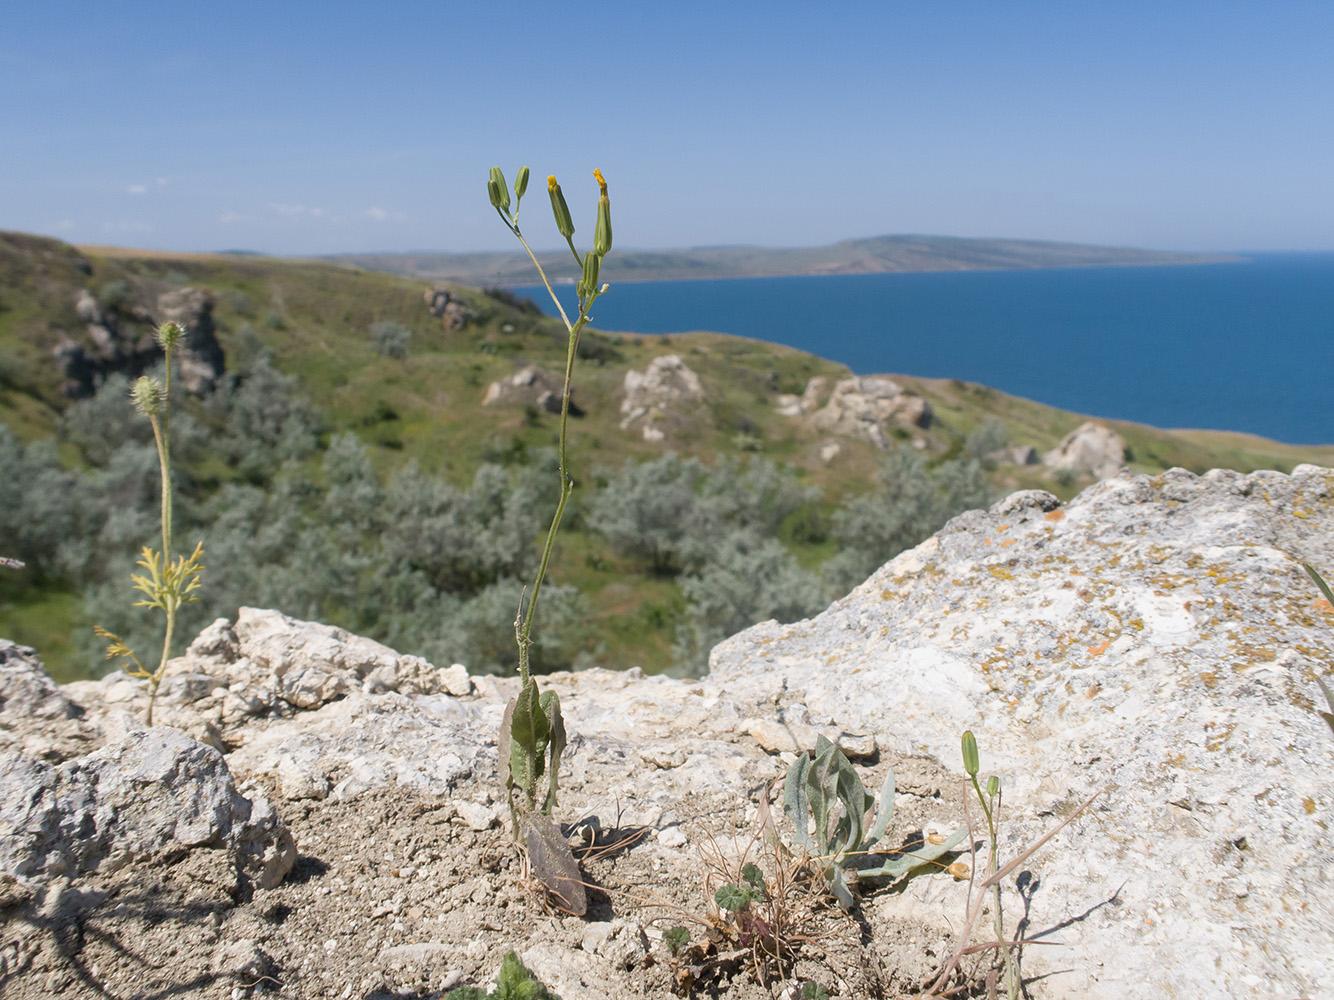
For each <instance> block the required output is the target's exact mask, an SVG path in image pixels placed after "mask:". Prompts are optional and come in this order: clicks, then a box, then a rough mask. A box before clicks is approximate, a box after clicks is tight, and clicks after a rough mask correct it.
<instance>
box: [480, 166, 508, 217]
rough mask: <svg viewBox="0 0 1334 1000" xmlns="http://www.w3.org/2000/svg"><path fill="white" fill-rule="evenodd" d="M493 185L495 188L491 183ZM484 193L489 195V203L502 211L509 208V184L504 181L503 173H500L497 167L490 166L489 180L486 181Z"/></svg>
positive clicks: (506, 210)
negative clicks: (492, 187)
mask: <svg viewBox="0 0 1334 1000" xmlns="http://www.w3.org/2000/svg"><path fill="white" fill-rule="evenodd" d="M493 184H494V185H495V190H494V191H493V190H492V189H491V185H493ZM486 193H487V194H488V195H490V197H491V204H492V205H494V206H495V207H496V208H498V209H500V210H501V211H502V212H508V211H509V210H510V186H509V184H508V183H507V182H506V181H505V175H504V174H503V173H501V171H500V168H499V167H492V168H491V180H490V181H488V182H487V185H486Z"/></svg>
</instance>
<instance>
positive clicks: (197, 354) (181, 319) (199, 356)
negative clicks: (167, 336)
mask: <svg viewBox="0 0 1334 1000" xmlns="http://www.w3.org/2000/svg"><path fill="white" fill-rule="evenodd" d="M157 312H158V319H157V321H158V323H167V322H171V323H176V324H178V325H179V326H180V327H181V329H182V330H184V331H185V335H184V336H183V337H181V340H180V344H179V345H178V346H177V348H176V352H175V356H176V359H177V360H178V361H179V362H180V371H181V381H182V383H183V384H184V385H185V388H186V390H187V391H189V392H192V393H194V394H195V395H196V396H199V395H203V394H204V393H208V392H212V391H213V387H214V386H215V385H217V382H218V379H219V378H221V377H222V373H223V371H224V370H225V365H224V361H223V355H222V346H221V345H220V344H219V343H218V338H217V334H216V333H215V332H214V328H213V296H212V295H211V294H210V293H209V292H207V291H205V290H204V289H202V288H176V289H172V290H171V291H169V292H164V293H162V294H161V295H159V296H158V300H157Z"/></svg>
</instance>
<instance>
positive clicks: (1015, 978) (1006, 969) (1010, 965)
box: [960, 729, 1019, 1000]
mask: <svg viewBox="0 0 1334 1000" xmlns="http://www.w3.org/2000/svg"><path fill="white" fill-rule="evenodd" d="M960 742H961V744H962V748H963V769H964V773H966V774H967V775H968V780H969V781H971V782H972V784H973V791H974V792H975V793H976V794H977V801H978V802H980V803H981V804H982V814H983V815H984V816H986V819H987V835H988V840H987V844H988V854H989V857H988V859H987V874H988V875H990V874H993V873H994V872H996V871H997V869H998V867H999V866H998V863H997V851H998V847H997V841H996V825H997V823H998V821H999V820H1000V802H1001V781H1000V777H999V776H998V775H995V774H993V775H992V776H991V777H990V778H988V779H987V791H986V794H985V795H984V794H983V793H982V786H981V785H980V784H978V781H977V772H978V771H979V770H981V762H980V760H979V757H978V751H977V737H975V736H974V735H973V732H972V730H971V729H970V730H965V731H964V734H963V737H962V738H961V740H960ZM991 891H992V909H993V910H994V912H995V920H996V941H997V942H998V943H999V945H1000V953H1001V956H1002V961H1003V975H1004V978H1005V993H1006V996H1008V997H1010V998H1011V1000H1013V998H1014V997H1017V996H1018V995H1019V969H1018V966H1017V965H1016V963H1015V961H1014V956H1013V955H1012V954H1011V951H1010V946H1009V944H1008V943H1007V942H1006V940H1005V918H1004V914H1003V913H1002V912H1001V887H1000V881H999V880H997V881H996V882H994V883H993V884H992V886H991Z"/></svg>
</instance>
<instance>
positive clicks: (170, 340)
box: [157, 323, 185, 351]
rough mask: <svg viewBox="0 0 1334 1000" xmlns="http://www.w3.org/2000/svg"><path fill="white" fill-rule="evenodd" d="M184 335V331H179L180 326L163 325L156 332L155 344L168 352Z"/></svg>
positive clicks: (175, 324)
mask: <svg viewBox="0 0 1334 1000" xmlns="http://www.w3.org/2000/svg"><path fill="white" fill-rule="evenodd" d="M184 334H185V331H184V330H182V329H181V327H180V324H178V323H163V324H162V325H161V326H160V327H158V330H157V342H158V343H159V344H161V345H162V349H163V350H164V351H170V350H171V349H172V348H173V347H175V346H176V342H177V341H179V340H180V339H181V337H182V336H184Z"/></svg>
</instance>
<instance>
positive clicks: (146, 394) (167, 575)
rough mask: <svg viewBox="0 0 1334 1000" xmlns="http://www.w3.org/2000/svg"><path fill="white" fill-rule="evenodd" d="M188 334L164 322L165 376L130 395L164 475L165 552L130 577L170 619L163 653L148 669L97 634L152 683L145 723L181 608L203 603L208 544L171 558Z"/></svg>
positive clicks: (145, 559) (148, 554)
mask: <svg viewBox="0 0 1334 1000" xmlns="http://www.w3.org/2000/svg"><path fill="white" fill-rule="evenodd" d="M183 333H184V331H182V330H181V328H180V327H179V326H178V325H177V324H175V323H163V324H162V326H161V327H159V328H158V331H157V339H158V343H159V344H161V345H162V353H163V357H164V363H165V369H166V373H165V375H164V376H163V380H162V381H161V382H159V381H158V380H157V379H155V378H150V377H148V376H147V375H145V376H142V377H141V378H139V379H138V380H137V381H136V382H135V383H134V387H133V389H132V390H131V391H130V398H131V399H133V400H134V406H135V409H137V410H138V411H139V412H140V413H142V414H143V415H144V416H146V417H147V418H148V421H149V423H150V424H151V425H152V427H153V440H154V442H155V443H156V444H157V457H158V468H159V471H160V472H161V475H162V509H161V515H160V520H161V528H162V551H160V552H157V551H154V550H153V549H151V548H149V547H148V546H147V545H145V546H144V548H143V551H142V553H141V554H140V558H139V563H138V565H140V566H142V567H143V568H144V570H145V573H144V574H139V573H135V574H133V575H131V577H130V581H131V583H132V584H133V585H134V589H135V590H137V591H139V592H140V593H142V594H143V595H144V596H143V597H142V598H140V599H139V600H137V601H135V602H134V606H135V607H136V608H159V609H160V610H161V611H162V613H163V614H164V615H165V616H166V619H167V627H166V632H165V634H164V635H163V639H162V655H161V657H160V658H159V660H158V664H157V666H156V667H155V668H154V669H152V670H150V669H148V668H147V667H145V666H144V665H143V663H142V662H140V660H139V657H138V656H136V655H135V653H134V650H132V649H130V647H129V646H128V645H127V644H126V643H125V641H124V640H122V639H121V638H120V637H119V636H118V635H115V634H114V633H112V632H108V631H107V630H106V629H104V628H102V627H101V626H100V625H99V626H95V627H94V629H93V631H94V632H96V633H97V634H98V635H99V636H101V637H102V638H104V639H107V640H108V644H107V658H108V659H114V658H117V657H119V658H120V659H123V660H125V661H126V664H125V672H126V673H128V674H129V675H130V676H131V677H138V678H140V679H143V680H146V681H148V712H147V714H146V716H145V721H146V722H147V723H148V725H150V726H151V725H152V724H153V704H154V702H155V701H156V700H157V689H158V685H159V684H161V683H162V678H163V676H164V675H165V674H166V672H167V661H168V660H170V659H171V643H172V638H173V637H174V635H175V632H176V613H177V612H178V611H179V610H180V607H181V605H182V604H189V603H190V602H191V601H197V600H199V596H198V594H197V593H196V591H198V590H199V574H200V573H202V572H203V570H204V566H203V564H202V563H201V562H200V560H201V559H203V557H204V543H203V542H199V543H197V544H196V545H195V549H194V552H193V553H192V554H191V555H190V557H189V558H188V559H187V558H186V557H185V556H183V555H182V556H177V557H176V558H175V560H173V559H172V557H171V543H172V486H171V439H170V436H169V432H170V430H171V425H170V420H171V357H172V352H173V351H174V350H175V347H176V345H177V343H179V341H180V339H181V336H182V334H183Z"/></svg>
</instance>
